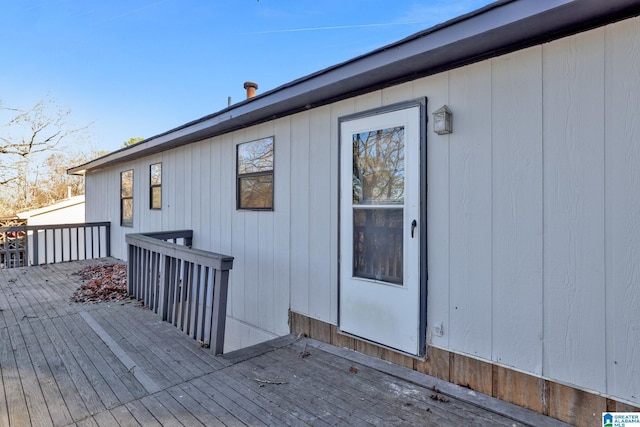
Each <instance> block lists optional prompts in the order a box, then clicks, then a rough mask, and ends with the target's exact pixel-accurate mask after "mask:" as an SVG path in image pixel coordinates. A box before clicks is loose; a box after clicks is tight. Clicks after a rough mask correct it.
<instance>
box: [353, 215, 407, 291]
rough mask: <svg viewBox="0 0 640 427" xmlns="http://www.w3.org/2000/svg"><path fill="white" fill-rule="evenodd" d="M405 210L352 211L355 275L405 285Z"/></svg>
mask: <svg viewBox="0 0 640 427" xmlns="http://www.w3.org/2000/svg"><path fill="white" fill-rule="evenodd" d="M402 216H403V209H395V208H394V209H354V210H353V276H354V277H362V278H365V279H375V280H382V281H385V282H391V283H396V284H402V266H403V264H402V251H403V249H402V244H403V242H402V236H403V233H402Z"/></svg>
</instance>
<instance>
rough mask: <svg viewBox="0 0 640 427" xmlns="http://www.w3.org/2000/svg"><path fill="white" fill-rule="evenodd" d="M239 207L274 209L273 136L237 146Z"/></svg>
mask: <svg viewBox="0 0 640 427" xmlns="http://www.w3.org/2000/svg"><path fill="white" fill-rule="evenodd" d="M236 154H237V162H236V165H237V177H238V178H237V189H236V192H237V202H236V203H237V208H238V209H253V210H273V137H269V138H263V139H259V140H256V141H251V142H245V143H243V144H238V146H237V153H236Z"/></svg>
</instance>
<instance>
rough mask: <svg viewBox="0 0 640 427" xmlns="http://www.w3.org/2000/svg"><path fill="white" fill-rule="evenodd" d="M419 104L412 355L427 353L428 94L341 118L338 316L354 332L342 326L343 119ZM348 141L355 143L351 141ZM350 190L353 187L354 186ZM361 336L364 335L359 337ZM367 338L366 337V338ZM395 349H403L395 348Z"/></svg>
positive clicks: (377, 113)
mask: <svg viewBox="0 0 640 427" xmlns="http://www.w3.org/2000/svg"><path fill="white" fill-rule="evenodd" d="M412 107H419V110H420V123H419V125H418V126H419V129H420V138H419V145H420V147H419V152H420V170H419V171H418V174H419V177H420V183H419V192H420V202H419V210H420V212H419V221H420V224H419V226H418V237H419V239H420V242H419V247H420V261H419V268H420V272H419V280H420V283H419V293H420V296H419V298H420V301H419V322H420V324H419V325H418V334H419V335H418V354H417V355H415V354H412V356H418V357H425V356H426V355H427V280H428V271H427V259H428V258H427V123H428V116H427V98H426V97H422V98H417V99H414V100H410V101H405V102H399V103H396V104H392V105H386V106H383V107H378V108H374V109H371V110H366V111H361V112H358V113H354V114H349V115H346V116H342V117H339V118H338V303H337V310H338V313H337V319H338V332H339V333H341V334H344V335H351V334H349V333H347V332H343V331H342V330H341V329H340V324H341V322H340V311H341V307H340V304H341V300H342V298H341V286H342V284H341V277H340V276H341V268H342V266H341V263H342V254H341V253H340V248H341V239H342V227H343V226H342V222H341V220H340V218H341V212H342V206H341V200H342V192H343V191H344V189H343V188H342V180H341V177H340V173H341V171H342V161H343V159H342V143H343V141H342V131H341V129H342V123H343V122H346V121H351V120H355V119H361V118H365V117H371V116H376V115H379V114H384V113H389V112H392V111H397V110H403V109H406V108H412ZM348 143H351V142H350V141H349V142H348ZM348 191H352V189H351V188H349V189H348ZM358 338H360V339H364V338H361V337H358ZM364 340H366V339H364ZM375 344H376V345H380V346H384V344H380V343H375ZM393 350H394V351H400V350H396V349H393Z"/></svg>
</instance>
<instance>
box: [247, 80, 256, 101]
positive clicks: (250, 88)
mask: <svg viewBox="0 0 640 427" xmlns="http://www.w3.org/2000/svg"><path fill="white" fill-rule="evenodd" d="M244 88H245V90H246V91H247V99H249V98H253V97H254V96H256V90H257V89H258V83H255V82H245V83H244Z"/></svg>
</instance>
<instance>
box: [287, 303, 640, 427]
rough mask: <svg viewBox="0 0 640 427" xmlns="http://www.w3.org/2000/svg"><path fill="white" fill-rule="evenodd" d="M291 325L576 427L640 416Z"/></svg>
mask: <svg viewBox="0 0 640 427" xmlns="http://www.w3.org/2000/svg"><path fill="white" fill-rule="evenodd" d="M289 326H290V328H291V332H292V333H294V334H304V335H306V336H308V337H310V338H314V339H316V340H318V341H322V342H325V343H328V344H332V345H334V346H337V347H344V348H348V349H350V350H355V351H357V352H360V353H363V354H366V355H368V356H374V357H377V358H379V359H383V360H386V361H388V362H391V363H394V364H396V365H399V366H403V367H405V368H409V369H413V370H415V371H418V372H421V373H424V374H427V375H430V376H433V377H436V378H439V379H442V380H445V381H448V382H450V383H453V384H456V385H458V386H462V387H465V388H467V389H470V390H474V391H478V392H480V393H484V394H486V395H489V396H493V397H497V398H498V399H501V400H504V401H506V402H509V403H513V404H515V405H518V406H521V407H523V408H526V409H530V410H532V411H535V412H538V413H540V414H544V415H548V416H550V417H553V418H556V419H558V420H561V421H564V422H566V423H569V424H572V425H575V426H593V425H600V424H599V423H601V417H602V413H603V412H615V411H618V412H638V411H640V408H639V407H634V406H631V405H628V404H626V403H623V402H619V401H616V400H614V399H609V398H606V397H603V396H598V395H596V394H593V393H589V392H587V391H583V390H579V389H576V388H573V387H569V386H566V385H563V384H558V383H555V382H553V381H549V380H546V379H543V378H538V377H535V376H532V375H528V374H525V373H522V372H519V371H515V370H512V369H508V368H505V367H503V366H498V365H494V364H491V363H488V362H485V361H482V360H478V359H475V358H472V357H469V356H465V355H462V354H458V353H453V352H449V351H447V350H442V349H439V348H437V347H429V349H428V350H427V354H428V357H427V359H426V360H420V359H416V358H414V357H411V356H407V355H405V354H402V353H398V352H395V351H393V350H390V349H388V348H385V347H382V346H379V345H376V344H373V343H370V342H367V341H364V340H361V339H358V338H355V337H352V336H349V335H345V334H342V333H340V332H339V331H338V328H337V326H335V325H332V324H330V323H326V322H323V321H321V320H318V319H313V318H310V317H308V316H305V315H303V314H300V313H296V312H293V311H291V312H290V313H289Z"/></svg>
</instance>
